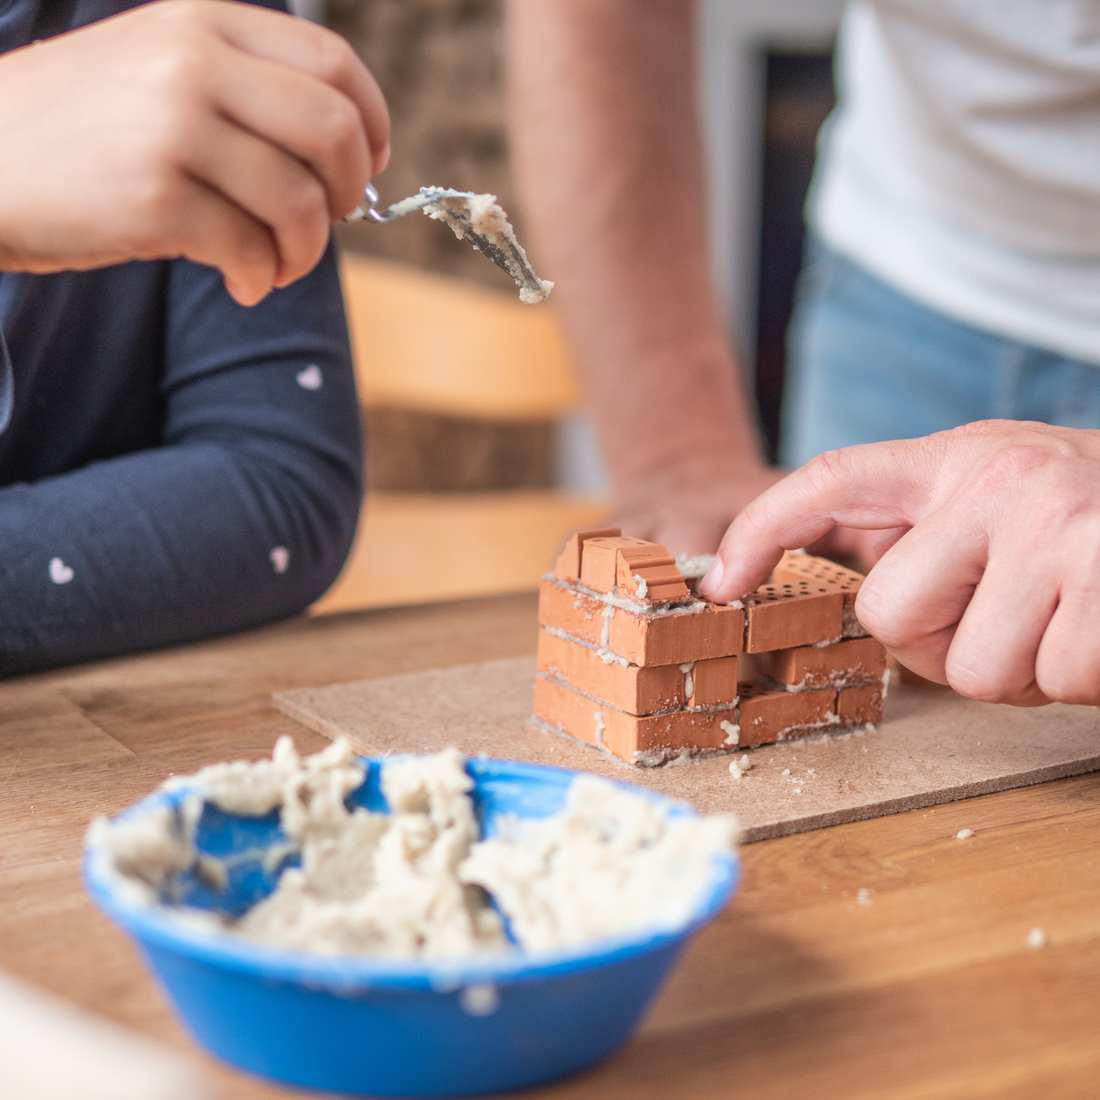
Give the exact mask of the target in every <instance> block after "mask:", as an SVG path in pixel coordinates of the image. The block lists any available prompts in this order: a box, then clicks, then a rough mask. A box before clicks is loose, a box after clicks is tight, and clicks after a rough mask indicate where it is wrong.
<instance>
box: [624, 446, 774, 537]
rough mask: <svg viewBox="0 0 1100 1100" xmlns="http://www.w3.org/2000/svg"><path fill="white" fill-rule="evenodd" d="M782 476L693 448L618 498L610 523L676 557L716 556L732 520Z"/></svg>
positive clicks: (641, 478) (640, 478) (738, 458)
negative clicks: (657, 544) (658, 545)
mask: <svg viewBox="0 0 1100 1100" xmlns="http://www.w3.org/2000/svg"><path fill="white" fill-rule="evenodd" d="M784 473H785V471H783V470H776V469H771V468H769V467H767V466H764V465H762V464H760V463H748V462H746V461H745V460H744V459H743V457H742V456H723V455H719V454H718V453H717V452H716V451H715V450H713V449H711V448H699V449H694V450H693V451H692V452H691V453H690V454H688V455H686V456H685V457H683V458H682V459H680V460H679V461H676V462H667V463H665V464H663V465H662V466H661V467H660V468H659V469H658V470H657V471H655V472H654V473H651V474H648V475H645V476H641V475H639V476H637V477H636V479H635V480H634V481H633V482H632V483H631V484H630V485H629V486H627V487H625V488H624V489H623V490H622V491H621V492H620V493H619V494H618V495H617V496H616V499H615V501H614V510H613V512H612V515H611V517H610V518H609V520H608V523H609V524H614V525H617V526H619V527H621V528H622V529H623V531H624V532H626V533H627V534H629V535H633V536H634V537H636V538H643V539H648V540H649V541H651V542H659V543H661V545H662V546H666V547H668V549H669V550H670V551H671V552H672V553H673V554H713V553H714V552H715V551H716V550H717V549H718V544H719V542H720V541H721V539H722V535H723V533H724V532H725V530H726V528H727V527H729V525H730V523H731V522H732V520H733V518H734V516H736V515H737V513H738V512H740V511H741V509H742V508H744V507H745V506H746V505H747V504H748V503H749V502H750V501H752V500H754V499H755V498H756V497H758V496H759V495H760V494H761V493H762V492H764V490H765V489H768V488H769V487H770V486H772V485H774V484H775V483H776V482H777V481H779V480H780V479H781V478H782V477H783V475H784Z"/></svg>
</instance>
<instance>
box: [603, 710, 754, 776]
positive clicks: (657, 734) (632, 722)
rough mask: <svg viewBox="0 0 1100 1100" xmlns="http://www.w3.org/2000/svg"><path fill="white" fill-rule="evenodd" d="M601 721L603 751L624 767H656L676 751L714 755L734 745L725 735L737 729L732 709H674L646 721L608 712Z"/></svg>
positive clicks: (735, 715)
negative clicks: (610, 754)
mask: <svg viewBox="0 0 1100 1100" xmlns="http://www.w3.org/2000/svg"><path fill="white" fill-rule="evenodd" d="M604 722H605V726H604V731H603V743H604V748H606V749H607V750H608V752H611V753H614V755H615V756H617V757H619V759H620V760H625V761H626V762H627V763H628V764H642V765H645V764H650V765H652V764H659V763H661V762H662V761H663V760H664V759H667V758H668V757H669V756H674V755H676V753H677V751H678V750H680V749H684V748H688V749H698V750H702V751H703V752H708V751H709V752H714V751H715V750H720V749H725V748H730V747H732V746H733V745H734V744H736V741H731V740H730V733H729V730H730V729H733V730H735V731H736V728H737V712H736V711H735V710H734V709H732V708H731V709H729V710H724V711H723V710H718V711H705V712H704V711H690V710H678V711H673V713H671V714H654V715H651V716H650V717H648V718H635V717H634V716H633V715H630V714H623V713H622V712H621V711H617V710H611V709H608V710H606V711H605V712H604ZM723 722H724V723H725V726H723V724H722V723H723ZM647 756H648V759H647Z"/></svg>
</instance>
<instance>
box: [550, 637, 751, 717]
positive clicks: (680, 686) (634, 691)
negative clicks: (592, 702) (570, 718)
mask: <svg viewBox="0 0 1100 1100" xmlns="http://www.w3.org/2000/svg"><path fill="white" fill-rule="evenodd" d="M733 660H734V662H736V660H737V658H736V657H735V658H733ZM538 667H539V672H542V673H545V674H546V675H547V676H549V677H551V678H552V679H554V680H558V681H561V682H563V683H564V684H565V685H566V686H567V687H571V688H572V689H573V690H574V691H579V692H582V693H583V694H585V695H591V696H594V697H595V698H596V699H598V700H600V701H601V702H604V703H609V704H610V705H611V706H613V707H617V708H618V709H619V710H623V711H626V712H627V713H628V714H654V713H655V712H657V711H661V710H674V709H678V708H680V707H682V706H683V705H684V674H683V673H682V672H681V671H680V667H679V665H656V666H653V667H650V668H640V667H639V666H638V665H630V664H628V665H622V664H620V663H619V662H618V661H615V660H611V661H605V660H604V659H603V658H602V657H601V656H600V653H599V651H598V650H595V649H589V648H588V647H587V646H584V645H582V644H581V643H580V642H572V641H568V640H567V639H565V638H558V637H556V636H555V635H553V634H548V633H547V632H546V630H545V629H543V630H540V631H539V655H538Z"/></svg>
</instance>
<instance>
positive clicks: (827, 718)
mask: <svg viewBox="0 0 1100 1100" xmlns="http://www.w3.org/2000/svg"><path fill="white" fill-rule="evenodd" d="M738 694H739V696H740V699H741V702H740V704H739V705H738V708H737V710H738V714H739V715H740V723H739V724H740V726H741V744H742V745H766V744H768V743H769V742H771V741H784V740H786V739H787V738H788V737H803V736H805V735H806V734H808V733H819V732H822V731H825V730H830V729H836V728H837V720H836V694H837V693H836V692H835V691H834V690H832V689H826V690H822V691H775V690H773V689H772V688H769V687H765V686H764V685H763V684H752V683H742V684H741V685H740V686H739V688H738Z"/></svg>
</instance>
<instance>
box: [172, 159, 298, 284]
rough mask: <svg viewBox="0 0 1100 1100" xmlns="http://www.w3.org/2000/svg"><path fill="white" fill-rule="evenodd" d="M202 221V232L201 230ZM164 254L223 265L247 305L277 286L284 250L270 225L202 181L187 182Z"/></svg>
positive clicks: (227, 281)
mask: <svg viewBox="0 0 1100 1100" xmlns="http://www.w3.org/2000/svg"><path fill="white" fill-rule="evenodd" d="M196 226H201V227H202V231H201V232H199V233H196V232H195V227H196ZM166 243H167V248H166V249H164V250H163V251H159V252H158V254H159V255H164V254H165V252H167V253H168V254H175V255H182V256H186V257H187V258H188V259H190V260H194V261H195V262H196V263H200V264H208V265H209V266H211V267H216V268H218V269H219V270H220V271H221V272H222V274H223V275H224V276H225V285H226V289H227V290H228V291H229V293H230V294H231V295H232V296H233V297H234V298H235V299H236V300H237V301H238V302H240V303H241V305H245V306H251V305H255V304H256V303H257V302H258V301H260V299H261V298H263V297H264V296H265V295H267V294H268V293H269V292H270V291H271V289H272V288H273V287H274V285H275V280H276V277H277V275H278V271H279V255H278V250H277V248H276V245H275V239H274V237H273V236H272V235H271V232H270V231H269V230H268V228H267V227H266V226H265V225H264V224H263V223H261V222H259V221H257V220H256V219H255V218H253V217H251V216H250V215H248V214H246V213H245V211H244V210H242V209H241V208H240V207H239V206H237V205H236V204H234V203H232V202H230V201H229V200H228V199H226V198H225V196H224V195H222V194H221V193H220V192H218V191H215V190H214V189H212V188H211V187H209V186H208V185H206V184H204V183H202V182H201V181H198V180H190V179H185V180H183V181H181V184H180V187H179V193H178V195H177V197H176V199H175V201H174V202H173V203H172V214H171V216H170V222H169V224H168V225H167V226H166Z"/></svg>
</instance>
